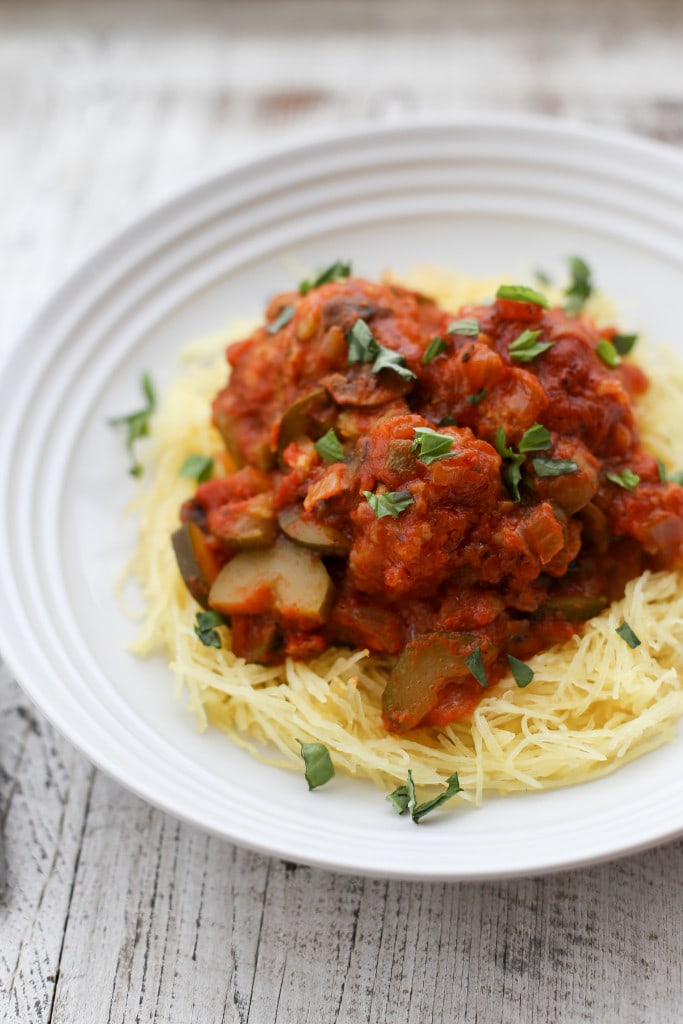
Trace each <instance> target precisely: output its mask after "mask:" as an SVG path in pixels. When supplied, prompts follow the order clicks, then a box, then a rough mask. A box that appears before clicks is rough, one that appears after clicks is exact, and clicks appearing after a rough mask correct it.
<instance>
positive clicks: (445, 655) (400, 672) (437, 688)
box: [382, 633, 498, 732]
mask: <svg viewBox="0 0 683 1024" xmlns="http://www.w3.org/2000/svg"><path fill="white" fill-rule="evenodd" d="M477 647H478V648H479V650H480V653H481V661H482V663H483V665H484V668H485V669H486V668H488V666H489V665H491V664H492V663H493V662H494V661H495V659H496V657H497V655H498V648H497V647H496V645H495V644H494V643H492V642H491V641H490V640H488V639H486V638H485V637H484V638H482V637H479V636H475V635H474V634H473V633H425V634H423V635H422V636H417V637H415V639H413V640H411V641H409V643H407V644H406V646H405V647H404V649H403V651H402V653H401V656H400V657H399V659H398V661H397V662H396V664H395V665H394V667H393V669H392V672H391V675H390V676H389V682H388V683H387V685H386V688H385V690H384V695H383V697H382V706H383V710H384V718H385V721H386V724H387V727H388V728H389V729H391V730H392V731H393V732H407V730H408V729H414V728H415V726H416V725H419V723H420V722H421V721H422V719H423V718H424V717H425V715H426V714H427V712H428V711H431V709H432V708H433V707H434V705H435V704H436V703H437V701H438V699H439V694H440V692H441V690H442V689H443V687H444V686H445V685H446V684H447V683H451V682H456V681H457V680H458V679H459V678H465V679H469V678H470V677H471V672H470V669H469V668H468V666H467V662H466V659H467V658H469V657H470V655H472V654H474V652H475V651H476V649H477Z"/></svg>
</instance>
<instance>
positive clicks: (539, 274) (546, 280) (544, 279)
mask: <svg viewBox="0 0 683 1024" xmlns="http://www.w3.org/2000/svg"><path fill="white" fill-rule="evenodd" d="M534 277H535V278H536V280H537V281H538V283H539V284H542V285H545V287H546V288H548V287H550V285H551V284H552V283H553V279H552V277H551V276H550V274H548V273H546V271H545V270H540V269H539V270H535V271H534Z"/></svg>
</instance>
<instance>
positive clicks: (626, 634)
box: [617, 622, 642, 649]
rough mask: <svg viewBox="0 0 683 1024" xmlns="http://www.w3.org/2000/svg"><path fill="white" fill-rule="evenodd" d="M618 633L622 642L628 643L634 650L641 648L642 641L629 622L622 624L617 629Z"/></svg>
mask: <svg viewBox="0 0 683 1024" xmlns="http://www.w3.org/2000/svg"><path fill="white" fill-rule="evenodd" d="M617 633H618V634H619V636H620V637H621V639H622V640H625V641H626V643H627V644H628V645H629V647H630V648H632V649H633V648H635V647H640V645H641V643H642V640H640V638H639V637H637V636H636V634H635V633H634V632H633V630H632V629H631V627H630V626H629V624H628V622H622V624H621V625H620V626H618V627H617Z"/></svg>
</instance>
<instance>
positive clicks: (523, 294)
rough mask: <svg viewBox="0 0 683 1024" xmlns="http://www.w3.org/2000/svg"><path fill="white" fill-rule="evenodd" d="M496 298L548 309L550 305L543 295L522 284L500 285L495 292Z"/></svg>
mask: <svg viewBox="0 0 683 1024" xmlns="http://www.w3.org/2000/svg"><path fill="white" fill-rule="evenodd" d="M496 298H497V299H512V301H513V302H531V303H532V304H533V305H534V306H541V307H542V308H543V309H550V303H549V302H548V300H547V299H546V297H545V295H542V294H541V292H537V291H536V289H535V288H527V287H526V285H523V284H502V285H501V286H500V288H499V289H498V291H497V292H496Z"/></svg>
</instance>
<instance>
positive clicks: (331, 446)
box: [315, 427, 344, 462]
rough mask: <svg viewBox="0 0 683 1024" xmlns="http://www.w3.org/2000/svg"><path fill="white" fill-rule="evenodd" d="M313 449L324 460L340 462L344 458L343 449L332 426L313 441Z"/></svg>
mask: <svg viewBox="0 0 683 1024" xmlns="http://www.w3.org/2000/svg"><path fill="white" fill-rule="evenodd" d="M315 450H316V451H317V453H318V455H319V456H320V457H321V458H322V459H324V460H325V462H341V461H342V459H343V458H344V449H343V448H342V444H341V441H340V440H339V438H338V437H337V435H336V434H335V432H334V428H333V427H330V429H329V430H328V431H327V433H326V434H323V436H322V437H321V438H319V440H317V441H316V442H315Z"/></svg>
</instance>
